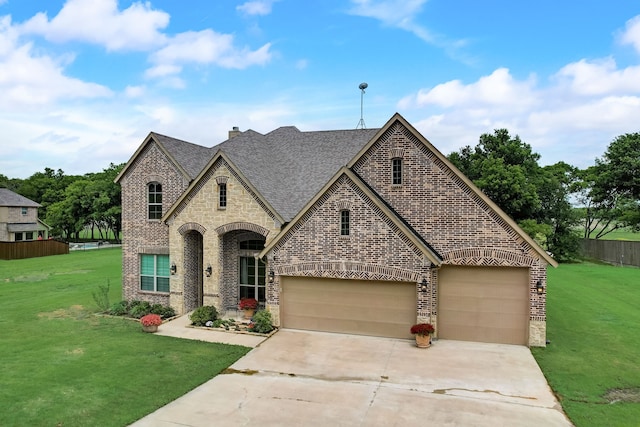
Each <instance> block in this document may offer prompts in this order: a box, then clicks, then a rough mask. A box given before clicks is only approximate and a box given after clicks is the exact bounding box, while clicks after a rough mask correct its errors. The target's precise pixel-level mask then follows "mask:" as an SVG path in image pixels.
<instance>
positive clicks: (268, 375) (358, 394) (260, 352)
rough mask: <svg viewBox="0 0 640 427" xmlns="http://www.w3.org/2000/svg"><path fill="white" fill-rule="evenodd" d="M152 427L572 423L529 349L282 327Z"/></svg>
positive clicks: (148, 420)
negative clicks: (427, 343) (418, 342)
mask: <svg viewBox="0 0 640 427" xmlns="http://www.w3.org/2000/svg"><path fill="white" fill-rule="evenodd" d="M133 425H134V426H136V427H144V426H153V427H169V426H174V427H175V426H194V427H196V426H242V425H260V426H302V425H304V426H323V427H324V426H424V425H432V426H492V427H495V426H531V427H538V426H546V427H552V426H571V423H570V422H569V421H568V420H567V418H566V417H565V416H564V414H563V412H562V410H561V408H560V405H559V404H558V402H557V400H556V399H555V397H554V396H553V394H552V392H551V390H550V389H549V386H548V385H547V382H546V381H545V379H544V377H543V375H542V372H541V371H540V369H539V368H538V365H537V364H536V362H535V360H534V358H533V356H532V355H531V352H530V351H529V349H527V348H526V347H521V346H512V345H500V344H483V343H471V342H462V341H438V342H436V343H434V345H432V346H431V348H429V349H419V348H417V347H415V344H414V343H413V341H409V340H398V339H388V338H375V337H364V336H354V335H341V334H329V333H322V332H306V331H294V330H282V331H280V332H278V333H277V334H275V335H274V336H272V337H271V338H269V339H268V340H267V341H265V342H263V343H262V344H261V345H260V346H258V347H256V348H254V349H253V350H252V351H251V352H249V353H248V354H247V355H246V356H245V357H243V358H242V359H240V360H239V361H238V362H236V363H235V364H234V365H232V366H231V368H230V369H228V370H227V372H226V373H224V374H221V375H218V376H217V377H215V378H213V379H212V380H210V381H208V382H207V383H205V384H203V385H202V386H200V387H198V388H196V389H195V390H193V391H191V392H189V393H187V394H186V395H184V396H183V397H181V398H179V399H178V400H176V401H174V402H172V403H170V404H168V405H166V406H165V407H163V408H160V409H159V410H157V411H156V412H154V413H152V414H150V415H148V416H147V417H145V418H143V419H141V420H139V421H138V422H136V423H135V424H133Z"/></svg>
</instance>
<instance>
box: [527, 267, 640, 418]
mask: <svg viewBox="0 0 640 427" xmlns="http://www.w3.org/2000/svg"><path fill="white" fill-rule="evenodd" d="M548 274H549V277H548V283H549V287H548V300H547V317H548V321H547V339H548V340H550V341H551V344H549V345H548V346H547V347H546V348H544V349H541V348H533V349H532V352H533V355H534V356H535V358H536V360H537V361H538V363H539V365H540V367H541V368H542V371H543V372H544V374H545V376H546V377H547V380H548V381H549V384H550V385H551V387H552V388H553V390H554V391H555V392H556V394H557V396H558V398H559V399H560V402H561V403H562V407H563V408H564V410H565V412H566V413H567V415H568V416H569V417H570V418H571V420H572V421H573V422H574V423H575V425H576V426H577V427H583V426H584V427H587V426H638V425H639V423H640V421H639V420H640V333H639V332H638V327H639V326H640V269H637V268H621V267H614V266H609V265H598V264H589V263H584V264H563V265H560V266H559V267H558V268H557V269H549V272H548Z"/></svg>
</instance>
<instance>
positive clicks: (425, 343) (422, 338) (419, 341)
mask: <svg viewBox="0 0 640 427" xmlns="http://www.w3.org/2000/svg"><path fill="white" fill-rule="evenodd" d="M416 345H417V346H418V347H419V348H428V347H431V335H416Z"/></svg>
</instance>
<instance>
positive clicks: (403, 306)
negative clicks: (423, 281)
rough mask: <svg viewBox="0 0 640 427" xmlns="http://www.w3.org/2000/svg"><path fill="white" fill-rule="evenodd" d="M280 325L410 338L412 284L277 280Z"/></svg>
mask: <svg viewBox="0 0 640 427" xmlns="http://www.w3.org/2000/svg"><path fill="white" fill-rule="evenodd" d="M281 280H282V282H281V286H282V292H281V294H280V310H281V311H280V321H281V325H282V326H283V327H285V328H292V329H306V330H313V331H327V332H341V333H349V334H358V335H374V336H381V337H393V338H411V333H410V332H409V330H410V329H411V325H413V324H414V323H415V321H416V284H415V283H407V282H385V281H364V280H339V279H323V278H312V277H290V276H287V277H282V278H281Z"/></svg>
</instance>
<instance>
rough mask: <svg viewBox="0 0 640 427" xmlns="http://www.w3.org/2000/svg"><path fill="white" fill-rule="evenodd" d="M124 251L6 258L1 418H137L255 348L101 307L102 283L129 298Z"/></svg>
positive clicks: (1, 298) (1, 293)
mask: <svg viewBox="0 0 640 427" xmlns="http://www.w3.org/2000/svg"><path fill="white" fill-rule="evenodd" d="M121 259H122V258H121V250H120V249H119V248H118V249H102V250H99V251H80V252H73V253H71V254H69V255H58V256H52V257H44V258H31V259H25V260H14V261H2V260H0V330H1V332H0V336H1V337H2V340H1V345H0V378H1V381H0V382H1V386H0V425H2V426H26V425H28V426H63V427H70V426H86V425H99V426H124V425H128V424H130V423H131V422H133V421H135V420H137V419H139V418H141V417H143V416H144V415H146V414H148V413H151V412H153V411H154V410H155V409H157V408H159V407H161V406H163V405H165V404H166V403H168V402H170V401H172V400H174V399H175V398H177V397H179V396H181V395H183V394H184V393H186V392H187V391H189V390H191V389H193V388H194V387H196V386H198V385H200V384H202V383H204V382H205V381H207V380H209V379H210V378H212V377H214V376H215V375H217V374H218V373H220V372H221V371H222V370H223V369H225V368H227V367H228V366H229V365H231V364H232V363H233V362H235V361H236V360H237V359H238V358H240V357H242V356H243V355H244V354H246V352H247V351H249V349H248V348H246V347H240V346H229V345H223V344H212V343H204V342H199V341H189V340H181V339H176V338H170V337H163V336H157V335H153V334H146V333H143V332H142V331H141V327H140V325H139V324H138V323H137V322H133V321H130V320H123V319H114V318H104V317H98V316H94V315H93V314H92V312H93V311H95V310H97V307H96V305H95V302H94V301H93V296H92V293H93V292H95V291H96V290H97V289H98V285H99V284H106V282H107V281H109V283H110V297H111V299H112V301H113V302H115V301H118V300H120V299H121V295H120V292H121V273H120V272H121Z"/></svg>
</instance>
